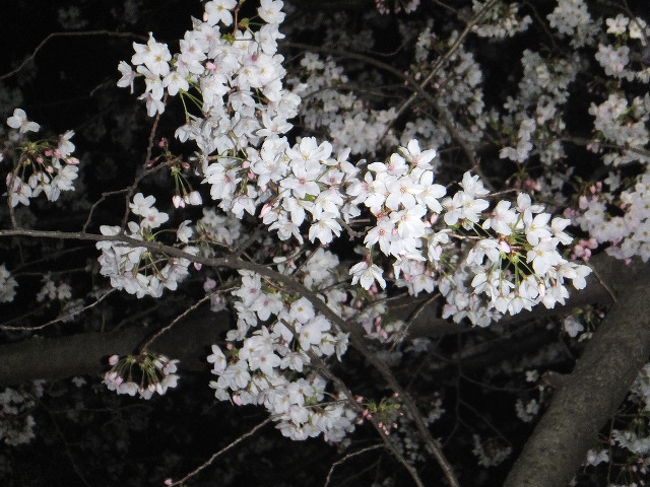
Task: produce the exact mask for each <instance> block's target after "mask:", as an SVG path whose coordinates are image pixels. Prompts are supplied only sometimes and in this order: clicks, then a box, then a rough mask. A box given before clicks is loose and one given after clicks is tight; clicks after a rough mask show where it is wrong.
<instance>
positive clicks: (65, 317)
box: [0, 288, 117, 331]
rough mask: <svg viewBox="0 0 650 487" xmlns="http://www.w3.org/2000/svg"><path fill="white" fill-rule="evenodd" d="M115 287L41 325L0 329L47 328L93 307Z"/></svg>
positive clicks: (0, 326)
mask: <svg viewBox="0 0 650 487" xmlns="http://www.w3.org/2000/svg"><path fill="white" fill-rule="evenodd" d="M115 291H117V289H115V288H113V289H110V290H109V291H107V292H106V293H105V294H103V295H102V296H100V297H99V298H97V299H96V300H95V301H94V302H92V303H90V304H89V305H87V306H84V307H83V308H81V309H77V310H72V311H70V312H68V313H66V314H64V315H61V316H58V317H56V318H54V319H53V320H50V321H48V322H47V323H43V324H42V325H38V326H12V325H0V330H5V331H7V330H12V331H18V330H20V331H36V330H42V329H43V328H47V327H48V326H51V325H55V324H56V323H59V322H61V321H64V320H67V319H69V318H73V317H75V316H77V315H78V314H81V313H83V312H85V311H88V310H89V309H92V308H94V307H95V306H97V305H98V304H99V303H101V302H102V301H104V300H105V299H106V298H107V297H109V296H110V295H111V294H113V293H114V292H115Z"/></svg>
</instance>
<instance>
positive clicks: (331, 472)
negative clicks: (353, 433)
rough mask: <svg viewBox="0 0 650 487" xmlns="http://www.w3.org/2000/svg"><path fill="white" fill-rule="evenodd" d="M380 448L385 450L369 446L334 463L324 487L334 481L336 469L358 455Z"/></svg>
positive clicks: (380, 446) (377, 446)
mask: <svg viewBox="0 0 650 487" xmlns="http://www.w3.org/2000/svg"><path fill="white" fill-rule="evenodd" d="M379 448H384V445H372V446H367V447H365V448H362V449H361V450H357V451H355V452H352V453H348V454H347V455H345V456H344V457H343V458H341V459H340V460H337V461H336V462H334V463H333V464H332V466H331V467H330V469H329V472H327V478H326V479H325V484H324V485H323V487H327V486H328V485H329V483H330V480H331V479H332V474H333V473H334V469H335V468H336V467H338V466H339V465H341V464H343V463H345V462H347V461H348V460H349V459H350V458H354V457H356V456H358V455H361V454H362V453H366V452H369V451H372V450H377V449H379Z"/></svg>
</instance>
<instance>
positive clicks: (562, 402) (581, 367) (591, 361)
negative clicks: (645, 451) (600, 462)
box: [504, 265, 650, 487]
mask: <svg viewBox="0 0 650 487" xmlns="http://www.w3.org/2000/svg"><path fill="white" fill-rule="evenodd" d="M620 267H622V265H620ZM620 267H619V269H618V272H619V274H620V276H621V277H620V278H619V279H618V283H617V284H618V286H612V287H613V288H614V289H615V291H616V292H617V294H618V295H619V302H618V303H617V304H615V305H614V306H613V308H612V309H611V311H610V312H609V313H608V315H607V317H606V318H605V320H604V322H603V323H602V325H601V326H600V328H599V329H598V330H597V331H596V333H595V334H594V337H593V338H592V339H591V341H590V342H589V344H588V345H587V348H586V350H585V352H584V354H583V356H582V357H581V358H580V359H579V360H578V362H577V364H576V367H575V370H574V371H573V372H572V373H571V375H570V376H568V377H566V378H565V380H564V381H563V383H562V386H561V388H560V389H559V390H558V391H557V392H556V393H555V396H554V397H553V400H552V402H551V405H550V407H549V409H548V410H547V411H546V413H544V415H543V416H542V419H541V420H540V422H539V423H538V424H537V426H536V428H535V431H534V432H533V435H532V436H531V437H530V439H529V440H528V442H527V443H526V445H525V447H524V450H523V453H522V454H521V456H520V457H519V459H518V460H517V462H516V463H515V465H514V467H513V469H512V471H511V472H510V475H509V476H508V478H507V480H506V483H505V484H504V487H557V486H562V485H568V483H569V481H570V480H571V478H572V477H573V476H574V475H575V472H576V470H577V469H578V467H579V466H580V465H581V464H582V462H583V461H584V460H585V455H586V452H587V450H588V449H589V448H590V447H591V446H592V445H593V443H594V441H595V440H596V438H597V435H598V431H599V430H600V429H601V428H602V427H603V426H604V425H605V423H606V422H607V420H608V419H609V418H610V417H611V416H612V415H613V414H614V413H615V411H616V409H617V407H618V406H619V405H620V403H621V402H622V401H623V399H624V398H625V395H626V393H627V391H628V390H629V388H630V386H631V385H632V382H633V381H634V379H635V377H636V376H637V374H638V372H639V370H640V369H641V368H642V367H643V365H644V364H645V363H646V362H647V360H648V355H650V274H649V273H648V272H647V271H648V266H647V265H636V266H635V267H634V268H632V269H629V271H636V272H628V271H626V272H621V270H622V269H621V268H620ZM624 283H626V285H623V284H624ZM610 284H611V283H610Z"/></svg>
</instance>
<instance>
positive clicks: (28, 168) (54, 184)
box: [6, 108, 79, 207]
mask: <svg viewBox="0 0 650 487" xmlns="http://www.w3.org/2000/svg"><path fill="white" fill-rule="evenodd" d="M7 125H9V126H10V127H12V128H14V129H17V130H19V132H20V133H21V134H26V133H27V132H30V131H31V132H38V130H40V126H39V125H38V124H37V123H35V122H30V121H28V120H27V115H26V114H25V111H24V110H22V109H20V108H16V109H15V110H14V114H13V116H11V117H9V118H8V119H7ZM73 136H74V132H73V131H72V130H68V131H67V132H65V133H64V134H62V135H60V136H59V138H58V139H57V140H41V141H38V142H37V143H33V144H30V145H29V149H28V150H25V151H23V152H22V155H21V156H20V157H19V158H17V160H16V161H15V163H14V166H15V169H14V171H11V172H9V173H8V174H7V177H6V184H7V192H8V194H9V203H10V204H11V206H12V207H16V206H18V205H19V204H22V205H25V206H29V203H30V199H32V198H36V197H38V196H39V195H40V194H41V193H45V196H46V197H47V199H48V201H56V200H58V199H59V196H60V195H61V192H62V191H72V190H74V180H75V179H77V177H78V169H79V168H78V165H79V160H78V159H77V158H76V157H73V156H72V152H73V151H74V149H75V146H74V144H73V143H72V142H71V140H70V139H72V137H73Z"/></svg>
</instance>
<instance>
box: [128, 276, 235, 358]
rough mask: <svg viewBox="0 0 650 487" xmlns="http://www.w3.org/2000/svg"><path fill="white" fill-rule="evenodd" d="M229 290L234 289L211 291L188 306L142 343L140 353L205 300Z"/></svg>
mask: <svg viewBox="0 0 650 487" xmlns="http://www.w3.org/2000/svg"><path fill="white" fill-rule="evenodd" d="M231 289H234V288H229V289H218V290H216V291H212V292H211V293H209V294H206V295H205V296H203V297H202V298H201V299H199V300H198V301H197V302H196V303H194V304H193V305H192V306H190V307H189V308H187V309H186V310H185V311H183V312H182V313H181V314H179V315H178V316H177V317H176V318H174V319H173V320H172V321H171V322H170V323H169V324H168V325H167V326H164V327H162V328H161V329H160V330H158V331H157V332H156V333H155V334H154V335H153V336H151V337H150V338H149V339H148V340H147V341H146V342H144V343H143V344H142V346H140V351H141V352H146V351H147V349H148V348H149V347H150V346H151V344H152V343H153V342H155V341H156V340H158V338H160V337H161V336H162V335H163V334H164V333H166V332H168V331H169V330H170V329H171V328H172V327H173V326H174V325H175V324H176V323H178V322H179V321H181V320H182V319H183V318H185V317H186V316H187V315H189V314H190V313H191V312H192V311H194V310H195V309H197V308H198V307H199V306H201V305H202V304H203V303H205V302H206V301H207V300H209V299H210V298H211V297H212V296H214V295H215V294H217V293H221V292H226V291H229V290H231Z"/></svg>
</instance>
